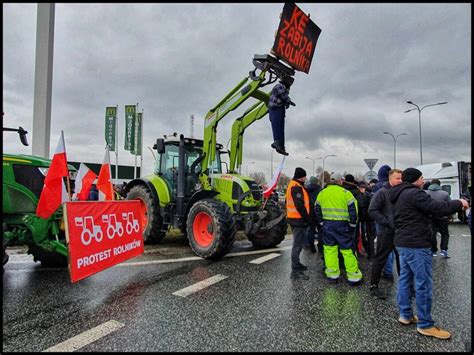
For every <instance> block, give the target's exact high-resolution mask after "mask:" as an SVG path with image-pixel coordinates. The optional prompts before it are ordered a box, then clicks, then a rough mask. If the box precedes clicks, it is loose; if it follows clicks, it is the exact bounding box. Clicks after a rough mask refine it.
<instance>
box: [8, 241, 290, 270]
mask: <svg viewBox="0 0 474 355" xmlns="http://www.w3.org/2000/svg"><path fill="white" fill-rule="evenodd" d="M288 249H291V246H285V247H279V248H271V249H262V250H250V251H241V252H236V253H229V254H227V255H225V256H224V257H225V258H231V257H234V256H245V255H253V254H265V253H270V252H273V251H282V250H288ZM12 259H13V260H12ZM195 260H204V259H203V258H200V257H199V256H190V257H186V258H179V259H165V260H149V261H131V262H123V263H120V264H117V265H115V266H140V265H151V264H168V263H180V262H183V261H195ZM30 263H33V256H32V255H15V256H13V255H10V259H9V260H8V263H7V265H8V264H30ZM43 270H64V269H62V268H41V269H37V270H34V271H43Z"/></svg>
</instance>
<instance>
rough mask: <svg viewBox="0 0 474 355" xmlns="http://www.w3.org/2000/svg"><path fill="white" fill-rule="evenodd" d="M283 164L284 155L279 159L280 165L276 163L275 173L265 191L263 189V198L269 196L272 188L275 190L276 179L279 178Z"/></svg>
mask: <svg viewBox="0 0 474 355" xmlns="http://www.w3.org/2000/svg"><path fill="white" fill-rule="evenodd" d="M283 165H285V157H283V159H282V160H281V163H280V165H278V168H277V169H276V171H275V173H274V174H273V178H272V181H271V182H270V184H269V185H268V187H267V189H266V190H265V191H263V198H264V199H265V200H267V199H268V198H269V197H270V196H271V194H272V192H273V190H275V188H276V187H277V185H278V180H280V176H281V172H282V170H283Z"/></svg>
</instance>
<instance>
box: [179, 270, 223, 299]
mask: <svg viewBox="0 0 474 355" xmlns="http://www.w3.org/2000/svg"><path fill="white" fill-rule="evenodd" d="M226 278H227V276H225V275H221V274H218V275H214V276H212V277H210V278H208V279H205V280H202V281H200V282H198V283H195V284H194V285H191V286H188V287H185V288H182V289H181V290H178V291H176V292H173V293H172V294H173V295H175V296H181V297H187V296H189V295H190V294H192V293H194V292H197V291H200V290H202V289H203V288H206V287H209V286H211V285H213V284H215V283H217V282H219V281H222V280H224V279H226Z"/></svg>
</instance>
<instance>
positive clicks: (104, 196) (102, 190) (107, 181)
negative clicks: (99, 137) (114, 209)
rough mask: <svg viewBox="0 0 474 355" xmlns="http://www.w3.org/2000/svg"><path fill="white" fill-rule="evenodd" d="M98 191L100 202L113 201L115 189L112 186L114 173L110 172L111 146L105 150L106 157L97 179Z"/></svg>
mask: <svg viewBox="0 0 474 355" xmlns="http://www.w3.org/2000/svg"><path fill="white" fill-rule="evenodd" d="M97 190H99V201H105V200H113V199H114V187H113V185H112V173H111V171H110V154H109V146H108V145H107V147H106V148H105V157H104V162H103V163H102V166H101V167H100V171H99V177H98V178H97Z"/></svg>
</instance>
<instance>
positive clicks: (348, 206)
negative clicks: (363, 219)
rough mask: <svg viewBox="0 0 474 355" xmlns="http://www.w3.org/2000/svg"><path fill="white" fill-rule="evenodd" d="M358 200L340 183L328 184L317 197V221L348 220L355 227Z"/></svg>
mask: <svg viewBox="0 0 474 355" xmlns="http://www.w3.org/2000/svg"><path fill="white" fill-rule="evenodd" d="M357 212H358V211H357V201H356V199H355V198H354V195H352V193H351V192H350V191H348V190H346V189H345V188H343V187H342V186H340V185H337V184H332V185H328V186H327V187H326V188H325V189H324V190H322V191H321V192H320V193H319V195H318V198H317V199H316V208H315V213H316V221H317V223H318V224H320V223H321V222H323V221H346V222H348V223H349V224H351V225H353V226H354V227H355V224H356V223H357Z"/></svg>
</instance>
